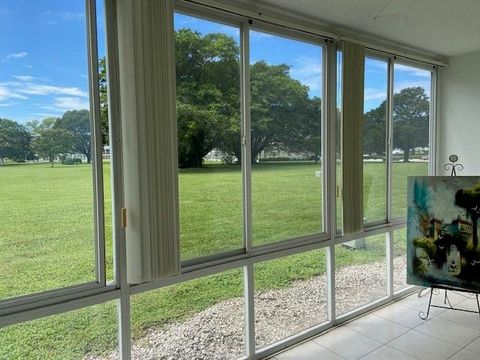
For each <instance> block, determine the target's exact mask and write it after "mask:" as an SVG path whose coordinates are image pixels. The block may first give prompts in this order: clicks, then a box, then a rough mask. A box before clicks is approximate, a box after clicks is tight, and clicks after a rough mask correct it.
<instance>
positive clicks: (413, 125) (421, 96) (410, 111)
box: [392, 64, 431, 218]
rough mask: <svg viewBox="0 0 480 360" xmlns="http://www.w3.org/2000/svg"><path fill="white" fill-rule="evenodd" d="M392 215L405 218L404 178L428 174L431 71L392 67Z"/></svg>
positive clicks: (405, 194)
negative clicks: (393, 89) (393, 92)
mask: <svg viewBox="0 0 480 360" xmlns="http://www.w3.org/2000/svg"><path fill="white" fill-rule="evenodd" d="M394 79H395V81H394V88H395V94H394V95H393V153H392V158H393V164H392V216H393V217H396V218H398V217H406V215H407V176H421V175H428V159H429V146H430V144H429V142H428V141H429V117H430V116H429V115H430V88H431V72H430V71H426V70H422V69H418V68H414V67H411V66H407V65H402V64H395V65H394Z"/></svg>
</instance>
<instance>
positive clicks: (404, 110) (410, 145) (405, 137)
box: [393, 87, 430, 162]
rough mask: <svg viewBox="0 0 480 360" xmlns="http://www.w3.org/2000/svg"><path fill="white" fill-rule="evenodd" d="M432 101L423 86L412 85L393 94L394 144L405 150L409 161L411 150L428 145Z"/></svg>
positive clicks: (405, 157) (405, 158)
mask: <svg viewBox="0 0 480 360" xmlns="http://www.w3.org/2000/svg"><path fill="white" fill-rule="evenodd" d="M429 109H430V103H429V101H428V96H427V94H425V90H424V89H423V88H422V87H410V88H406V89H403V90H401V91H400V93H398V94H395V95H394V96H393V146H394V147H395V148H398V149H402V150H403V161H405V162H408V159H409V157H410V152H411V150H413V149H415V148H416V147H424V146H428V118H429Z"/></svg>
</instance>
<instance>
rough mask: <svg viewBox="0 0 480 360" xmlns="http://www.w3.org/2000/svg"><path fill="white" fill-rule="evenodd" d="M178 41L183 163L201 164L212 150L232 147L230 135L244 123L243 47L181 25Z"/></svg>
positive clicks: (178, 105) (193, 165)
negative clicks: (241, 116)
mask: <svg viewBox="0 0 480 360" xmlns="http://www.w3.org/2000/svg"><path fill="white" fill-rule="evenodd" d="M175 40H176V80H177V121H178V141H179V166H180V167H201V166H202V161H203V158H204V157H205V155H207V154H208V153H209V152H210V151H211V150H212V149H214V148H221V149H222V150H223V149H226V148H228V147H229V145H228V144H229V141H230V140H229V139H227V138H226V136H225V134H227V133H228V132H229V131H230V129H231V128H232V127H234V128H235V127H236V128H239V127H240V86H239V83H240V76H239V49H238V45H237V44H236V42H235V40H234V39H233V38H231V37H229V36H226V35H224V34H219V33H215V34H207V35H205V36H202V35H201V34H200V33H198V32H194V31H191V30H189V29H181V30H179V31H178V32H177V33H176V34H175ZM239 139H240V137H238V142H239Z"/></svg>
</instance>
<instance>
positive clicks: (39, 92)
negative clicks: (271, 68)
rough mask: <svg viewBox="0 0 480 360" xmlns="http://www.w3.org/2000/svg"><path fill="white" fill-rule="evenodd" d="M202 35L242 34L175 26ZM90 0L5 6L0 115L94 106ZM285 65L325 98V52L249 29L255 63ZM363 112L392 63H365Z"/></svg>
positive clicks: (401, 76)
mask: <svg viewBox="0 0 480 360" xmlns="http://www.w3.org/2000/svg"><path fill="white" fill-rule="evenodd" d="M97 16H98V18H99V19H100V20H99V21H98V31H99V34H98V40H99V44H98V46H99V54H100V56H103V55H104V54H105V47H104V44H105V42H104V36H105V35H104V25H103V16H104V14H103V8H102V1H98V5H97ZM183 27H188V28H191V29H192V30H195V31H198V32H200V33H202V34H206V33H209V32H223V33H225V34H227V35H229V36H232V37H233V38H234V39H235V40H236V41H237V42H239V39H240V34H239V29H238V28H235V27H232V26H229V25H224V24H220V23H216V22H211V21H206V20H203V19H199V18H194V17H190V16H186V15H182V14H176V15H175V28H176V29H179V28H183ZM86 48H87V43H86V24H85V1H84V0H68V1H66V0H42V1H32V0H2V2H0V117H2V118H9V119H12V120H16V121H19V122H26V121H30V120H42V119H43V118H46V117H51V116H55V117H58V116H61V115H62V114H63V113H64V112H65V111H68V110H74V109H85V108H88V101H89V97H88V79H87V73H88V68H87V52H86ZM259 60H264V61H266V62H267V63H269V64H287V65H289V66H290V69H291V70H290V74H291V76H292V77H293V78H295V79H297V80H299V81H300V82H301V83H303V84H305V85H307V86H308V87H309V89H310V91H309V94H310V96H320V97H321V96H322V89H321V84H322V48H321V47H320V46H318V45H314V44H310V43H305V42H300V41H296V40H292V39H287V38H285V37H280V36H277V35H272V34H268V33H265V32H262V31H253V30H252V31H251V32H250V62H251V63H254V62H256V61H259ZM366 69H367V70H366V77H365V81H366V84H365V109H366V110H369V109H371V108H374V107H376V106H378V105H379V104H380V103H381V102H382V101H383V100H384V99H385V96H386V64H385V63H384V62H381V61H376V60H370V59H367V62H366ZM429 81H430V78H429V73H428V72H426V71H420V70H417V69H414V68H410V67H406V66H398V67H397V68H396V72H395V90H396V91H399V90H400V89H402V88H405V87H408V86H424V87H425V88H426V89H427V90H428V84H429Z"/></svg>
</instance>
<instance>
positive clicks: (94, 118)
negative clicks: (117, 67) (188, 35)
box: [85, 0, 106, 285]
mask: <svg viewBox="0 0 480 360" xmlns="http://www.w3.org/2000/svg"><path fill="white" fill-rule="evenodd" d="M85 5H86V12H87V14H86V15H87V16H86V18H87V39H88V40H87V41H88V72H89V74H88V75H89V92H90V124H91V130H90V133H91V135H90V136H91V149H92V153H93V156H92V161H93V196H94V217H95V219H94V224H95V256H96V277H97V282H98V283H99V284H102V285H105V284H106V276H105V220H104V191H103V159H102V133H101V119H100V94H99V87H98V84H99V74H98V48H97V47H98V45H97V15H96V5H95V0H86V1H85Z"/></svg>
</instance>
